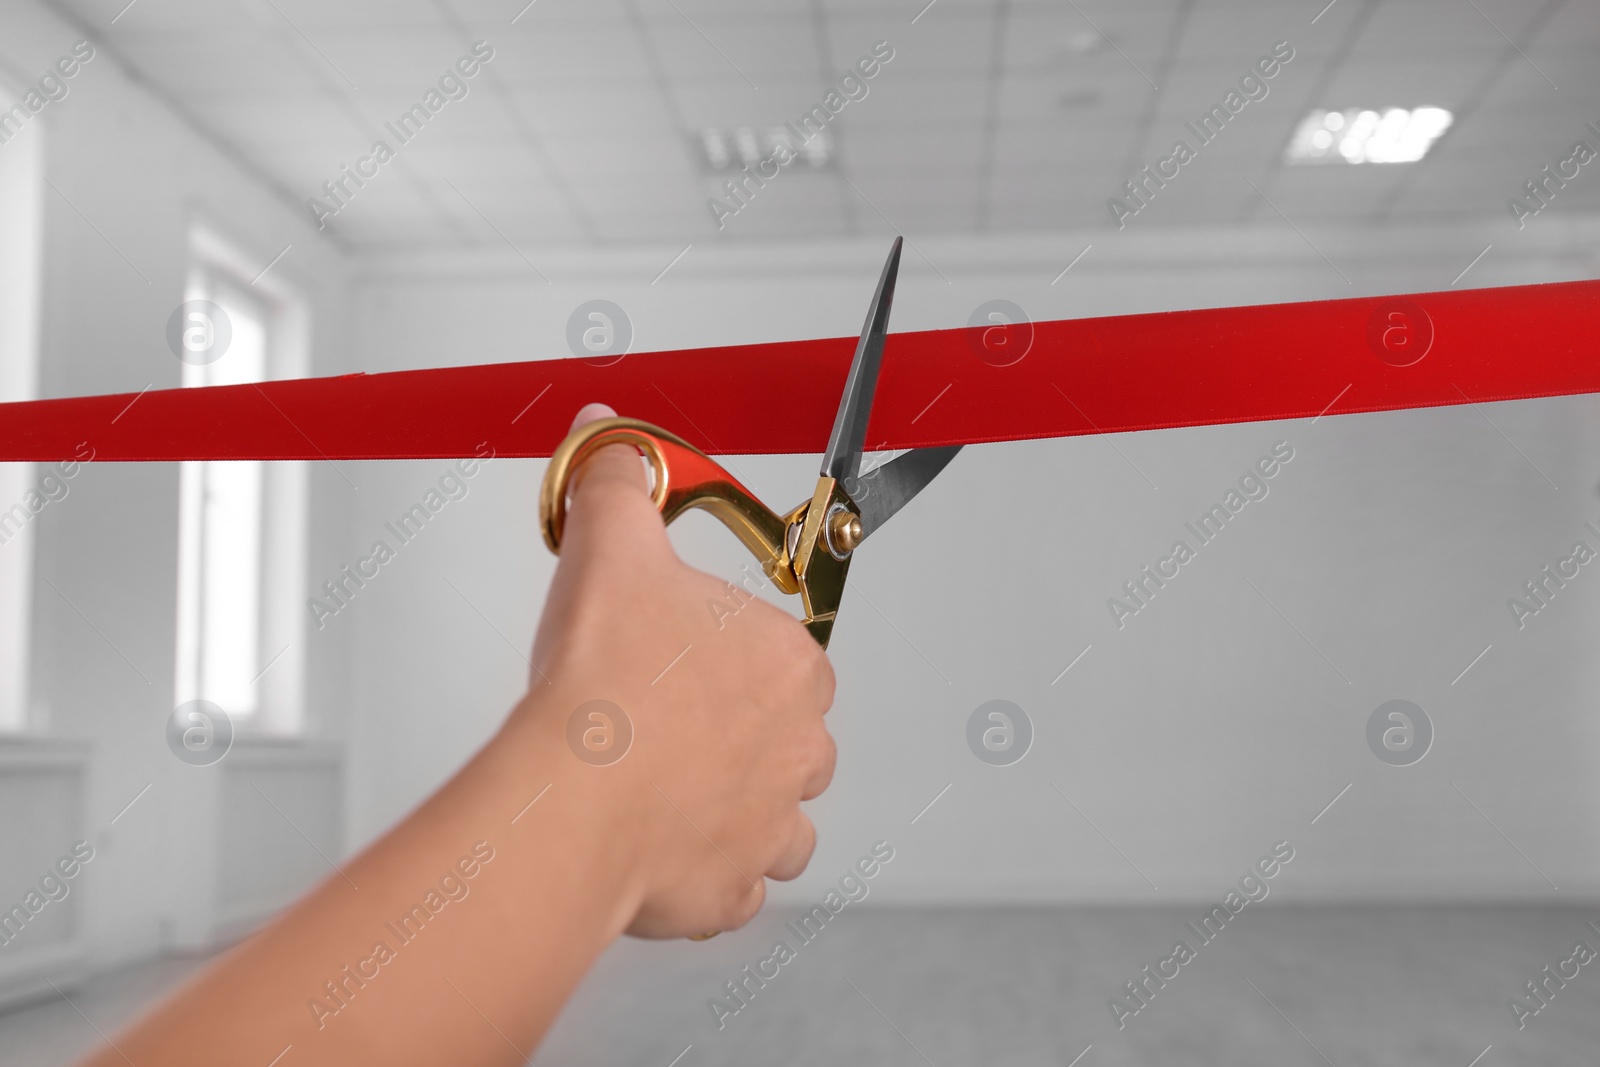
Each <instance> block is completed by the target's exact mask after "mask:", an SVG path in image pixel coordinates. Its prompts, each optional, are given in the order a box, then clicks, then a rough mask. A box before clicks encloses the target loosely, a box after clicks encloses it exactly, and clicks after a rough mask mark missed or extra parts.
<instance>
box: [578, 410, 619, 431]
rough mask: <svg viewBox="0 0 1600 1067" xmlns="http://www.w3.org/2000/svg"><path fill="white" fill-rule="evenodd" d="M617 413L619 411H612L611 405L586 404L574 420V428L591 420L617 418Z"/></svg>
mask: <svg viewBox="0 0 1600 1067" xmlns="http://www.w3.org/2000/svg"><path fill="white" fill-rule="evenodd" d="M616 415H617V413H616V412H615V411H612V410H611V408H610V406H609V405H606V404H585V405H584V406H583V409H582V410H581V411H579V412H578V414H577V416H576V417H575V418H574V419H573V420H572V429H574V430H576V429H577V428H578V427H580V426H585V425H587V424H589V423H591V422H594V421H595V420H596V419H611V418H615V417H616Z"/></svg>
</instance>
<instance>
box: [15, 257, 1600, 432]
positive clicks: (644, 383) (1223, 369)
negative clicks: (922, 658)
mask: <svg viewBox="0 0 1600 1067" xmlns="http://www.w3.org/2000/svg"><path fill="white" fill-rule="evenodd" d="M1597 325H1600V282H1594V281H1586V282H1564V283H1559V284H1552V285H1527V286H1515V287H1508V288H1502V289H1476V290H1466V291H1461V292H1443V293H1426V294H1420V295H1415V296H1407V297H1392V296H1386V297H1370V298H1360V299H1354V300H1328V301H1317V302H1310V303H1300V304H1277V305H1266V306H1257V307H1241V308H1222V309H1214V310H1203V311H1175V312H1166V313H1162V314H1155V315H1122V316H1115V317H1110V318H1099V319H1078V320H1069V321H1062V322H1041V323H1037V324H1033V325H1027V324H1019V325H1012V326H1004V327H993V328H989V329H987V330H986V329H979V328H972V329H956V330H932V331H927V332H922V333H903V334H893V335H891V336H890V337H889V339H888V344H887V347H886V349H885V353H884V362H883V372H882V377H881V379H880V382H879V385H878V392H877V399H876V403H875V404H874V407H873V413H872V424H871V426H870V428H869V430H868V435H867V445H868V447H869V448H872V449H886V448H893V449H898V448H913V447H922V446H926V445H943V444H958V443H960V444H972V443H977V442H983V441H1006V440H1017V439H1025V438H1044V437H1069V436H1074V435H1078V434H1092V433H1114V432H1119V431H1127V430H1149V429H1159V428H1165V427H1173V426H1196V425H1204V424H1211V423H1224V422H1255V421H1266V420H1272V419H1292V418H1300V417H1305V416H1316V415H1320V414H1347V413H1350V412H1358V411H1387V410H1393V409H1399V408H1417V407H1434V406H1441V405H1449V404H1464V403H1469V402H1472V403H1476V402H1480V401H1495V400H1516V399H1521V398H1525V397H1536V396H1559V395H1565V394H1572V393H1590V392H1600V359H1596V358H1595V357H1596V351H1597V347H1600V346H1597V344H1596V341H1595V336H1596V329H1597ZM854 347H855V340H854V339H853V338H830V339H827V340H814V341H791V342H782V343H778V344H761V345H736V346H733V347H729V348H699V349H687V350H683V351H674V352H653V353H641V354H637V355H628V356H624V357H622V358H620V359H617V358H616V357H610V358H606V359H594V360H584V359H565V360H546V361H535V362H528V363H500V364H490V365H487V366H476V367H459V368H442V369H437V370H422V371H401V372H397V373H388V374H372V375H367V374H353V375H346V376H344V377H339V378H317V379H305V380H299V381H283V382H268V383H263V384H261V385H241V386H221V387H214V388H208V389H169V390H162V391H150V392H146V393H143V394H135V393H124V394H119V395H115V396H98V397H80V398H71V399H61V400H36V401H28V402H24V403H15V404H3V405H0V461H28V460H33V461H50V460H68V459H75V458H80V457H81V452H80V451H79V447H80V445H82V444H83V443H85V442H87V443H88V444H89V446H90V447H92V448H93V449H94V458H95V459H96V460H135V461H138V460H199V459H294V460H317V459H432V458H450V457H466V456H472V455H477V454H479V450H480V447H481V446H482V445H483V444H484V443H485V442H486V443H487V444H488V445H490V446H491V447H492V448H493V449H494V450H495V453H496V454H497V455H500V456H548V455H549V454H550V452H551V450H552V449H553V448H554V447H555V446H556V445H557V444H558V443H559V442H560V441H561V439H562V437H563V436H565V434H566V432H567V428H568V424H569V423H570V421H571V419H572V416H573V414H574V413H575V412H576V411H577V409H578V408H579V407H580V406H581V405H582V404H584V403H586V402H589V401H597V400H598V401H604V402H605V403H608V404H610V405H611V406H612V407H613V408H615V409H616V410H617V411H619V412H621V413H623V414H626V415H630V416H633V417H635V418H640V419H644V420H646V421H649V422H654V423H658V424H660V425H662V426H664V427H670V428H671V429H672V430H673V432H675V433H677V434H679V435H680V436H682V437H683V438H685V439H687V440H688V441H690V442H692V443H693V444H695V445H697V446H698V447H700V448H702V449H704V450H705V451H706V452H709V453H783V452H821V451H822V450H823V448H824V447H825V445H826V443H827V439H828V432H829V429H830V427H831V426H832V425H833V417H834V411H835V409H836V407H837V406H838V402H839V395H840V391H841V390H842V388H843V386H844V379H845V373H846V371H847V369H848V367H849V363H850V357H851V354H852V352H853V350H854Z"/></svg>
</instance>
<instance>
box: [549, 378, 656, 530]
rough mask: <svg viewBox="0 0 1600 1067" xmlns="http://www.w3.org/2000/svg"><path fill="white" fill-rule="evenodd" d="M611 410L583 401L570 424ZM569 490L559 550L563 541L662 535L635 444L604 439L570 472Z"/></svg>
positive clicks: (610, 415) (584, 422)
mask: <svg viewBox="0 0 1600 1067" xmlns="http://www.w3.org/2000/svg"><path fill="white" fill-rule="evenodd" d="M616 414H617V413H616V412H615V411H613V410H612V409H611V408H610V407H608V406H606V405H605V404H586V405H585V406H584V407H583V409H582V410H581V411H579V412H578V414H577V417H576V418H574V419H573V420H572V428H573V429H574V430H577V429H580V428H581V427H583V426H586V425H588V424H589V423H591V422H595V421H596V420H598V419H607V418H613V417H615V416H616ZM568 493H569V495H570V496H571V498H572V504H571V507H570V508H568V511H567V524H566V530H565V532H564V536H563V539H562V540H563V542H564V545H563V555H565V554H566V547H565V545H566V544H568V543H570V544H572V545H573V547H577V546H579V545H583V546H591V545H594V544H595V542H596V541H597V540H602V539H606V538H608V537H612V536H622V537H626V538H628V539H630V540H631V539H632V538H633V537H637V536H643V537H645V538H651V537H657V538H659V539H660V540H662V541H665V533H664V531H665V526H664V525H663V524H662V522H661V517H660V514H659V513H658V512H657V511H656V508H655V503H654V502H653V501H652V500H651V498H650V486H649V481H648V479H647V478H646V476H645V469H644V462H643V461H642V459H641V457H640V455H639V452H638V450H637V449H635V448H632V447H630V446H628V445H608V446H607V447H605V448H602V449H600V450H599V451H597V452H595V453H594V454H593V455H591V456H590V457H589V458H588V459H586V460H584V461H583V463H582V464H580V465H579V466H578V467H577V468H576V469H575V470H574V471H573V472H572V475H571V478H570V479H569V481H568ZM580 551H584V549H580Z"/></svg>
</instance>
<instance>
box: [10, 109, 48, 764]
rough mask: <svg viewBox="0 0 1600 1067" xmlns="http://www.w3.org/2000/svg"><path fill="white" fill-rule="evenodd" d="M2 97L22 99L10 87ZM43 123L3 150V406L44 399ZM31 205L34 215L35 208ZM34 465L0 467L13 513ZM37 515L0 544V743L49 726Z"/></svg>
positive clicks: (34, 474) (32, 478)
mask: <svg viewBox="0 0 1600 1067" xmlns="http://www.w3.org/2000/svg"><path fill="white" fill-rule="evenodd" d="M0 93H3V94H5V95H6V98H8V99H9V98H11V97H12V96H14V95H15V94H14V93H13V91H12V87H11V84H10V83H9V82H8V81H0ZM45 132H46V131H45V128H44V124H43V123H38V122H30V123H28V125H27V126H26V127H25V128H24V129H22V130H20V131H18V133H17V134H16V136H14V137H13V138H12V139H11V140H10V141H8V142H7V143H6V144H5V145H4V146H3V149H0V153H3V154H0V199H3V202H4V203H6V204H7V205H9V206H8V209H7V211H6V213H5V218H3V219H0V353H8V352H15V353H16V354H17V356H18V358H16V359H0V401H12V400H34V399H37V398H38V395H39V374H40V362H41V361H40V345H41V331H42V328H43V315H44V301H43V289H44V286H43V277H44V187H45V186H44V180H45V158H46V156H45V151H46V148H47V142H46V138H45ZM30 207H31V210H29V208H30ZM41 467H42V465H40V464H34V463H7V464H0V509H3V510H5V511H7V512H9V511H10V509H11V508H12V506H13V505H14V504H18V503H20V502H22V501H23V500H24V498H25V497H26V496H27V494H28V492H29V491H30V490H32V489H34V488H35V487H36V486H38V484H39V479H40V478H42V477H44V475H45V474H46V473H48V470H47V469H41ZM37 528H38V521H37V513H35V516H34V518H31V519H29V520H28V521H27V522H26V523H25V524H24V525H23V526H22V527H21V528H20V529H18V530H17V531H16V532H15V533H14V534H11V535H9V536H8V537H7V538H6V540H5V542H4V543H3V544H0V589H5V590H7V594H6V595H5V596H4V597H3V598H0V737H23V736H28V735H31V734H37V733H40V732H42V731H43V730H44V729H45V727H46V726H47V723H46V722H45V718H46V717H45V714H44V712H43V710H42V709H40V708H38V707H36V706H35V700H34V697H35V694H34V693H33V690H32V675H33V671H32V655H33V642H32V640H31V630H32V625H33V607H34V594H35V589H36V581H35V574H34V571H35V567H36V565H37V559H38V556H37V553H36V552H35V551H34V543H35V531H36V530H37Z"/></svg>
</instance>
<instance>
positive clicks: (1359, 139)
mask: <svg viewBox="0 0 1600 1067" xmlns="http://www.w3.org/2000/svg"><path fill="white" fill-rule="evenodd" d="M1453 118H1454V116H1452V115H1451V114H1450V112H1449V111H1446V110H1445V109H1444V108H1442V107H1418V108H1410V109H1408V108H1403V107H1390V108H1384V109H1383V110H1382V111H1374V110H1371V109H1369V108H1348V109H1346V110H1344V111H1324V110H1321V109H1319V110H1316V111H1313V112H1312V113H1311V114H1309V115H1307V116H1306V117H1305V118H1304V119H1302V120H1300V125H1299V126H1298V127H1297V128H1296V129H1295V131H1294V136H1293V137H1291V138H1290V139H1289V147H1288V148H1287V149H1285V150H1284V159H1285V160H1286V161H1288V162H1289V163H1297V164H1299V163H1415V162H1416V161H1417V160H1419V159H1421V158H1422V157H1423V156H1425V155H1427V154H1428V149H1430V148H1432V147H1433V143H1434V142H1435V141H1437V140H1438V139H1439V136H1440V135H1441V134H1442V133H1444V131H1445V130H1447V129H1449V128H1450V122H1451V120H1452V119H1453Z"/></svg>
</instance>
